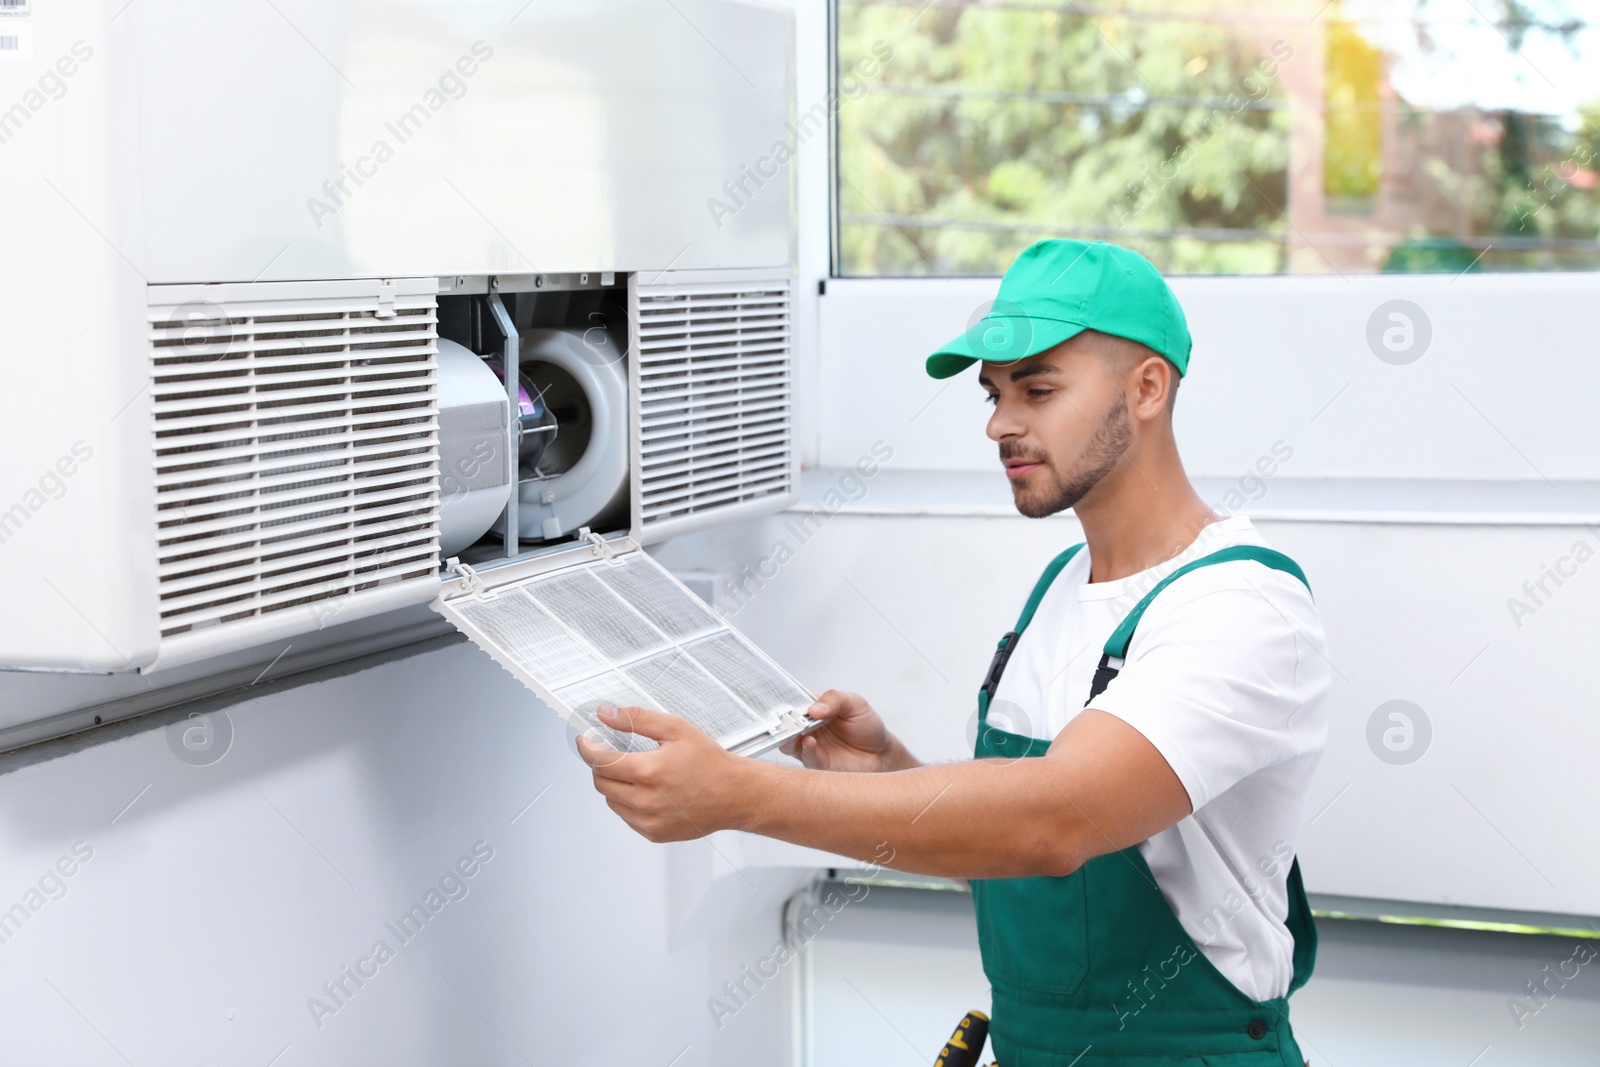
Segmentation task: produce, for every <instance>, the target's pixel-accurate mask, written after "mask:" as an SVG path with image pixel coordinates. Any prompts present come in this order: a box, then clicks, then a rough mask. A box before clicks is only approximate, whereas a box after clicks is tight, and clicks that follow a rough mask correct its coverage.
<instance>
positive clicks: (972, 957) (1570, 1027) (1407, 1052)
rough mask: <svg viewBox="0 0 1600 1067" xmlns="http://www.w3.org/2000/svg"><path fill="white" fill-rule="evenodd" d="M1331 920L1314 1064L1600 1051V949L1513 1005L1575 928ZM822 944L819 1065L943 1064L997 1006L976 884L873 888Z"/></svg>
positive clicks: (1371, 1065)
mask: <svg viewBox="0 0 1600 1067" xmlns="http://www.w3.org/2000/svg"><path fill="white" fill-rule="evenodd" d="M859 891H860V887H851V892H853V893H859ZM1318 934H1319V936H1320V945H1319V948H1318V952H1317V971H1316V976H1315V977H1314V978H1313V979H1312V981H1311V982H1310V983H1309V984H1308V985H1306V987H1305V988H1304V989H1303V990H1301V991H1300V992H1298V993H1296V994H1295V996H1294V999H1293V1001H1292V1002H1291V1009H1290V1017H1291V1019H1292V1020H1293V1023H1294V1029H1295V1034H1296V1036H1297V1038H1298V1040H1299V1042H1300V1045H1301V1051H1302V1052H1303V1053H1305V1055H1306V1056H1307V1057H1309V1058H1310V1060H1311V1062H1312V1064H1314V1065H1316V1067H1393V1065H1395V1064H1404V1065H1405V1067H1465V1065H1466V1064H1469V1063H1475V1064H1476V1065H1477V1067H1580V1065H1585V1064H1592V1063H1593V1062H1594V1035H1595V1034H1596V1033H1600V977H1597V976H1596V975H1595V974H1591V973H1589V972H1590V971H1591V970H1593V969H1594V967H1596V966H1600V961H1597V962H1595V963H1589V964H1583V965H1576V964H1574V965H1568V966H1565V967H1564V971H1565V973H1567V974H1569V975H1570V974H1572V973H1573V972H1574V971H1576V972H1577V975H1578V976H1577V977H1576V978H1573V979H1572V980H1571V981H1570V982H1568V983H1567V984H1566V985H1565V986H1564V987H1562V986H1558V985H1557V984H1556V983H1555V982H1553V981H1552V982H1551V984H1550V989H1551V991H1552V992H1553V994H1554V996H1553V997H1552V998H1551V999H1549V1000H1548V1001H1547V1002H1546V1003H1544V1004H1543V1005H1542V1006H1539V1007H1538V1010H1537V1012H1532V1013H1530V1014H1525V1015H1522V1016H1521V1017H1520V1022H1521V1025H1520V1026H1519V1025H1518V1022H1519V1018H1518V1016H1514V1015H1513V1014H1512V1012H1511V1011H1510V1010H1509V1009H1508V1008H1507V1006H1506V1004H1507V1001H1508V999H1510V998H1512V997H1514V996H1517V995H1518V994H1522V995H1523V996H1524V997H1525V996H1526V993H1525V992H1524V990H1523V983H1525V982H1528V981H1532V980H1536V979H1543V978H1544V977H1545V973H1546V972H1545V971H1544V968H1546V967H1549V968H1550V969H1551V971H1552V972H1553V971H1556V970H1557V969H1558V968H1562V965H1563V964H1565V962H1566V961H1567V960H1568V959H1569V958H1571V957H1572V955H1573V950H1574V947H1575V944H1576V942H1574V941H1573V940H1571V939H1568V938H1557V937H1529V936H1519V935H1515V934H1483V933H1474V932H1468V931H1462V930H1438V929H1428V928H1423V927H1406V926H1393V925H1386V924H1382V923H1367V922H1348V921H1347V922H1338V921H1329V920H1324V921H1322V922H1321V923H1319V924H1318ZM812 952H813V956H814V964H815V979H814V982H815V988H816V1012H817V1020H818V1025H817V1041H816V1047H817V1059H816V1062H817V1063H819V1064H828V1065H829V1067H878V1065H880V1064H885V1063H905V1064H908V1065H909V1064H915V1063H932V1062H933V1059H934V1057H935V1056H937V1055H938V1052H939V1047H940V1045H941V1043H942V1042H943V1040H944V1039H945V1037H947V1036H948V1035H949V1033H950V1031H951V1030H953V1029H954V1028H955V1025H956V1023H957V1022H958V1021H960V1019H961V1016H962V1014H963V1013H965V1012H967V1011H969V1010H971V1009H973V1008H978V1009H980V1010H983V1009H986V1008H987V1007H988V1000H989V996H988V993H989V991H988V987H987V985H986V984H985V982H984V981H983V977H982V971H981V970H980V967H981V961H980V960H979V958H978V945H977V939H976V936H975V935H974V932H973V926H972V900H971V898H970V897H969V896H967V895H966V894H964V893H931V892H927V891H918V890H905V889H891V888H876V887H875V888H873V889H872V890H871V892H870V893H868V894H867V895H866V896H864V897H862V898H861V899H860V900H859V902H857V903H852V904H850V905H849V906H847V907H844V908H842V909H841V910H840V912H839V914H838V915H837V916H836V917H835V918H833V919H831V920H830V921H829V922H828V924H827V926H826V927H825V928H823V930H822V932H821V933H820V934H819V935H818V937H817V939H816V941H815V942H814V943H813V946H812ZM1529 1003H1530V1004H1532V1003H1534V1002H1532V1001H1531V1000H1530V1001H1529ZM992 1055H993V1053H992V1051H991V1052H990V1053H987V1054H986V1055H985V1056H984V1058H983V1060H982V1061H981V1062H984V1063H987V1062H988V1061H989V1058H990V1056H992ZM1085 1062H1087V1061H1085Z"/></svg>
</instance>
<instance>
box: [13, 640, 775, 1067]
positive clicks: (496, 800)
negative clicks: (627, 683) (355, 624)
mask: <svg viewBox="0 0 1600 1067" xmlns="http://www.w3.org/2000/svg"><path fill="white" fill-rule="evenodd" d="M263 688H266V689H267V690H268V691H267V692H265V693H263V694H262V695H260V696H256V697H253V698H252V699H249V700H245V701H240V702H237V703H233V704H231V705H230V706H228V707H226V708H225V709H217V710H215V711H214V715H215V716H216V718H215V719H214V724H215V725H216V726H217V727H218V729H219V733H218V735H217V736H221V730H222V723H223V721H224V717H225V721H226V723H227V727H228V728H229V729H231V733H232V740H231V744H229V745H228V746H227V747H226V749H225V754H223V755H222V756H221V757H220V758H219V759H217V760H216V761H215V762H213V763H210V764H209V765H203V766H202V765H195V764H194V763H190V762H185V761H183V760H180V758H179V757H178V756H177V755H176V754H175V751H174V749H173V748H172V745H171V733H172V731H174V730H181V729H184V728H187V727H189V726H192V725H194V724H192V723H190V722H189V721H188V720H186V719H183V718H177V717H175V716H172V715H167V716H159V715H158V716H147V717H145V718H142V719H139V720H136V721H134V722H132V723H129V724H125V725H122V726H114V727H109V728H107V729H106V730H105V731H102V732H100V733H97V734H95V735H91V736H90V737H87V738H84V739H82V740H79V741H76V742H74V741H72V740H68V741H62V742H52V743H50V744H47V745H44V746H38V747H36V748H33V749H28V750H23V751H22V752H19V753H13V754H12V755H10V756H7V757H4V762H3V764H0V766H3V769H4V771H5V773H3V774H0V871H3V872H4V874H3V877H0V909H11V908H12V905H13V904H21V905H22V906H23V909H24V910H25V911H26V910H27V909H28V907H29V904H30V903H37V904H38V905H39V906H38V908H37V910H36V911H31V912H30V913H28V914H27V915H26V916H25V917H24V916H23V915H20V914H19V915H17V916H15V917H14V918H13V919H11V920H10V922H9V923H7V922H6V920H5V917H4V913H3V912H0V930H3V931H4V932H6V934H7V939H6V940H5V941H4V942H3V943H0V1061H3V1062H4V1063H6V1064H8V1065H11V1064H16V1065H19V1067H26V1065H35V1064H38V1065H43V1064H61V1063H71V1064H73V1065H75V1067H76V1065H81V1067H95V1065H100V1064H104V1065H107V1067H110V1065H120V1067H125V1065H126V1063H135V1064H155V1063H159V1064H171V1065H179V1064H224V1063H226V1064H239V1065H254V1067H263V1065H266V1064H269V1063H271V1064H275V1065H280V1067H298V1065H312V1064H329V1065H332V1064H352V1063H387V1064H396V1065H401V1064H404V1065H417V1067H423V1065H436V1064H445V1063H473V1064H507V1065H509V1064H524V1063H528V1062H532V1063H540V1064H543V1063H572V1064H591V1063H592V1064H614V1063H638V1064H658V1065H666V1064H668V1063H672V1064H674V1065H675V1067H689V1065H716V1067H736V1065H742V1064H750V1063H758V1062H774V1060H775V1058H776V1059H781V1057H782V1055H784V1054H786V1050H787V1047H788V1041H789V1032H788V1019H789V1016H790V996H791V990H790V988H789V982H790V980H791V978H792V974H791V973H790V972H789V971H785V972H783V973H781V974H780V976H779V977H778V978H777V979H776V980H774V981H773V982H772V983H770V984H769V985H768V986H767V987H766V988H764V989H762V990H760V991H759V993H758V994H757V995H756V996H754V997H752V998H751V999H750V1001H749V1003H748V1006H747V1007H745V1008H744V1009H743V1010H741V1011H739V1012H738V1013H737V1014H736V1015H735V1016H734V1017H732V1018H731V1019H728V1020H725V1025H724V1026H723V1027H721V1028H720V1029H719V1028H718V1027H716V1026H714V1025H713V1023H712V1015H711V1013H710V1011H709V1010H708V1008H707V1000H708V998H710V997H712V996H714V995H718V992H719V989H720V986H721V983H722V982H724V981H726V980H730V979H737V978H738V977H739V969H740V966H741V965H743V964H751V965H754V964H755V963H756V961H758V960H760V959H761V958H762V957H764V956H767V955H768V954H770V952H771V951H772V946H773V944H774V942H775V940H776V938H777V936H778V921H777V915H778V910H779V907H780V905H781V902H782V901H783V899H784V898H785V897H787V896H788V895H789V893H791V892H792V891H793V890H794V888H795V887H796V886H797V885H798V883H799V882H800V881H801V879H802V875H801V874H800V873H798V872H795V871H791V870H786V869H777V868H771V867H764V866H762V865H761V864H760V863H759V862H756V863H749V864H748V865H746V864H745V863H744V861H743V860H741V859H740V856H741V853H740V851H739V845H738V843H737V842H736V841H730V842H719V841H700V842H693V843H686V844H682V845H672V846H666V847H662V846H656V845H652V844H650V843H648V842H646V841H645V840H644V839H643V838H640V837H638V836H637V835H636V834H634V833H633V832H632V831H631V830H629V829H627V827H626V826H624V825H623V824H622V823H621V822H620V821H619V820H618V819H617V818H616V817H615V816H614V815H612V814H611V812H610V811H609V809H607V808H606V807H605V805H604V802H603V800H602V799H601V798H600V796H599V795H598V794H596V793H595V792H594V790H593V787H592V785H591V782H590V775H589V772H588V769H587V768H586V767H585V766H584V765H583V764H582V762H581V761H580V760H579V759H578V757H577V756H576V754H575V753H573V752H572V751H571V750H570V749H569V747H568V746H569V741H568V739H567V738H566V736H565V727H564V726H563V724H562V722H561V720H560V719H558V718H557V717H556V716H555V715H554V714H553V713H552V712H550V711H549V710H548V709H546V708H544V707H543V706H542V705H540V704H539V703H538V701H537V700H535V699H534V698H533V697H532V696H531V694H529V693H528V692H527V691H526V690H524V689H523V688H522V687H521V686H520V685H518V684H517V683H516V682H515V681H514V680H513V679H512V678H511V676H510V675H508V674H506V673H505V672H503V671H502V670H500V668H498V667H496V666H495V665H494V664H493V663H492V662H490V660H489V659H488V657H487V656H485V655H484V654H482V653H481V652H479V651H477V650H476V649H474V648H472V647H471V646H469V645H466V644H465V643H462V642H450V643H447V644H445V645H444V646H443V647H433V648H432V649H431V650H429V651H424V652H421V653H420V654H415V655H411V656H409V657H405V658H395V659H390V660H388V661H386V662H379V663H376V664H375V665H368V666H366V669H363V670H360V671H359V672H357V673H349V674H345V675H343V676H339V677H329V678H326V679H325V680H322V681H318V682H315V683H313V684H307V685H297V686H294V687H289V688H284V689H280V690H276V691H273V690H271V689H270V687H269V684H268V683H264V685H263ZM180 747H181V746H180ZM218 750H219V749H213V750H212V752H213V753H215V752H216V751H218ZM535 798H537V800H535ZM530 802H533V803H532V806H531V807H529V806H528V805H529V804H530ZM80 842H81V843H82V844H78V843H80ZM477 842H483V843H485V844H484V845H481V846H479V848H480V849H483V848H488V849H492V850H493V858H492V859H491V860H489V861H488V862H486V863H483V864H482V865H481V866H480V867H479V868H478V870H477V872H476V873H475V875H474V876H473V877H471V878H469V879H464V880H463V882H462V883H461V884H463V885H464V886H465V887H466V895H465V896H462V897H460V899H457V900H453V901H450V902H447V903H444V904H443V906H442V907H441V908H440V910H439V911H438V912H437V914H436V915H434V916H433V917H432V918H431V919H430V920H429V922H428V923H427V925H426V926H425V927H423V929H422V932H421V933H420V934H418V935H416V936H415V939H414V940H412V941H411V942H409V943H405V944H402V943H401V942H400V940H399V938H398V937H396V936H395V935H394V934H393V933H392V932H391V931H389V930H388V929H387V928H386V926H385V924H386V923H388V922H393V921H395V920H397V919H398V917H399V916H400V915H401V914H402V913H404V912H405V911H406V910H407V909H409V908H410V906H411V905H412V904H414V903H419V902H421V903H424V904H426V903H427V901H426V900H425V894H426V893H427V892H428V890H429V889H430V888H433V887H436V886H437V885H438V884H439V881H440V878H441V876H442V875H444V874H445V873H446V872H448V871H449V870H450V869H451V867H452V865H453V864H455V863H456V862H457V861H458V860H459V859H460V858H462V857H463V856H470V855H472V851H473V848H474V845H475V843H477ZM75 845H76V846H77V848H78V850H79V854H80V855H82V854H88V855H89V858H88V859H87V861H85V862H81V863H76V862H75V863H69V864H67V867H70V868H71V869H72V873H71V875H70V876H69V877H65V878H61V879H60V881H59V883H58V882H56V881H54V880H51V879H46V883H45V886H44V889H45V891H46V892H45V893H41V894H39V896H38V897H36V898H30V897H29V895H28V894H29V893H30V890H36V889H38V888H39V885H40V879H41V878H42V877H44V876H45V875H46V873H47V872H48V871H50V870H51V869H52V866H53V865H54V864H55V863H56V862H57V861H58V860H59V859H61V858H62V857H63V856H71V855H72V852H73V849H74V846H75ZM719 850H720V851H719ZM735 863H737V864H739V865H740V867H742V868H743V869H736V868H735V866H733V864H735ZM61 887H64V892H63V891H62V889H61ZM447 888H448V889H450V890H451V891H452V892H455V893H457V894H458V895H459V893H460V889H458V888H456V886H455V885H454V884H452V885H450V886H447ZM380 939H381V940H385V941H387V942H388V943H389V945H390V946H391V948H392V949H394V950H395V955H394V958H393V959H392V960H390V961H389V962H387V963H384V964H382V965H381V966H377V968H376V969H377V974H376V976H375V977H372V978H370V979H368V980H367V983H366V984H365V985H364V986H362V987H360V988H356V987H355V986H354V985H353V983H351V984H350V988H351V989H352V990H353V991H354V992H353V995H352V996H350V997H349V998H348V1001H347V1003H346V1004H345V1005H344V1006H342V1007H339V1010H338V1011H337V1012H336V1013H334V1014H333V1015H331V1016H324V1017H323V1018H322V1019H321V1023H322V1025H321V1026H320V1027H319V1026H318V1025H316V1021H315V1020H314V1017H313V1013H312V1012H311V1010H310V1009H309V1008H308V1005H307V1000H308V998H311V997H313V996H320V995H322V993H321V986H322V983H323V982H324V981H327V980H329V979H332V978H336V977H338V975H339V972H340V969H341V968H342V967H344V966H346V965H351V966H354V965H355V964H356V963H357V961H358V960H359V959H360V958H361V957H363V956H366V955H368V954H370V953H371V952H372V951H373V946H374V943H375V942H376V941H378V940H380ZM367 969H368V970H371V969H372V967H371V966H370V965H369V966H368V968H367ZM325 999H326V998H325ZM328 1003H330V1004H331V1003H332V1002H331V1001H328ZM674 1057H677V1058H676V1059H675V1058H674Z"/></svg>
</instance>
